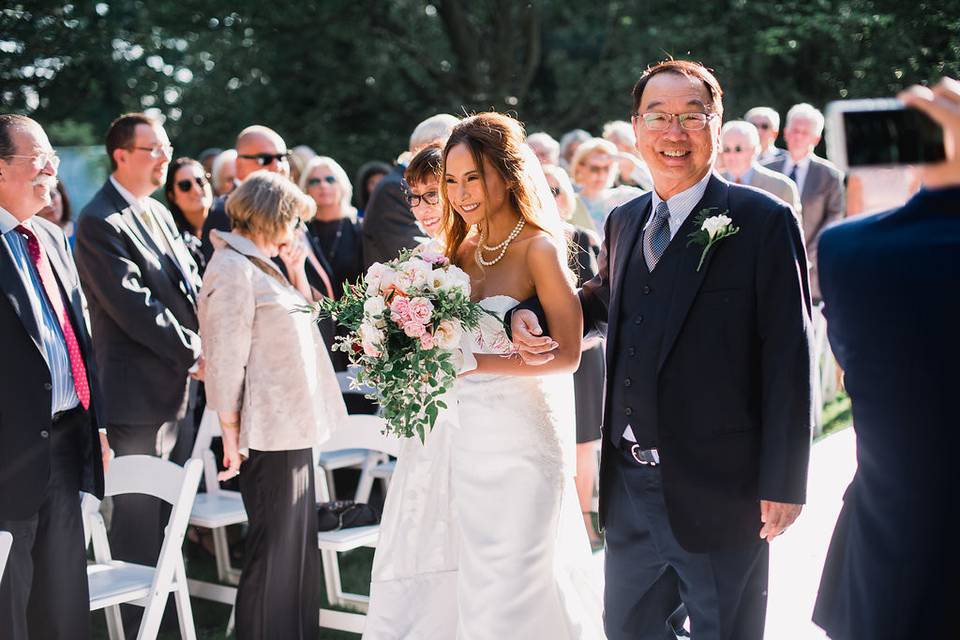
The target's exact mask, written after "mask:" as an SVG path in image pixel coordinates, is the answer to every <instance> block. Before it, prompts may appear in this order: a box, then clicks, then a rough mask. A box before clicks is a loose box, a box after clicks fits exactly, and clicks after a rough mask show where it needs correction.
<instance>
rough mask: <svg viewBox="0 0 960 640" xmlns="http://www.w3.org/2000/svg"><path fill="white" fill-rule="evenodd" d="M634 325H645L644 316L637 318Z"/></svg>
mask: <svg viewBox="0 0 960 640" xmlns="http://www.w3.org/2000/svg"><path fill="white" fill-rule="evenodd" d="M633 324H643V316H637V317H636V318H634V319H633Z"/></svg>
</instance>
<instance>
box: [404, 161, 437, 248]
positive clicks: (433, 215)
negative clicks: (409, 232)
mask: <svg viewBox="0 0 960 640" xmlns="http://www.w3.org/2000/svg"><path fill="white" fill-rule="evenodd" d="M442 165H443V149H442V147H441V146H440V145H439V144H432V145H430V146H429V147H425V148H423V149H421V150H420V152H419V153H417V155H415V156H413V159H412V160H410V164H409V165H408V166H407V169H406V171H404V172H403V179H404V181H405V182H406V197H407V204H409V205H410V211H412V212H413V215H414V217H415V218H416V219H417V222H418V223H419V224H420V227H421V228H422V229H423V231H424V232H425V233H426V234H427V235H428V236H429V237H430V238H436V237H437V236H439V235H440V231H441V229H442V228H443V206H442V205H441V204H440V171H441V166H442Z"/></svg>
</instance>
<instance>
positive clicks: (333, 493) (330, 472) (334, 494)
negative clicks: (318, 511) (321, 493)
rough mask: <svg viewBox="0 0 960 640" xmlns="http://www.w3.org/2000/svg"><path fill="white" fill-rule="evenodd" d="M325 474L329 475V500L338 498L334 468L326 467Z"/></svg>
mask: <svg viewBox="0 0 960 640" xmlns="http://www.w3.org/2000/svg"><path fill="white" fill-rule="evenodd" d="M323 474H324V475H325V476H326V477H327V492H328V494H329V496H330V497H329V498H328V500H336V499H337V485H336V484H335V483H334V481H333V470H332V469H324V470H323Z"/></svg>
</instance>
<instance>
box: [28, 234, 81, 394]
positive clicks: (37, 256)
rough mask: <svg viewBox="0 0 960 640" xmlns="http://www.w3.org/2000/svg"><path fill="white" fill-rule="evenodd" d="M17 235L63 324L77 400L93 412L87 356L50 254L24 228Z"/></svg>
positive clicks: (62, 328) (61, 325)
mask: <svg viewBox="0 0 960 640" xmlns="http://www.w3.org/2000/svg"><path fill="white" fill-rule="evenodd" d="M17 231H19V232H20V235H22V236H23V237H24V239H25V240H26V241H27V252H28V253H29V254H30V259H31V260H32V261H33V266H34V268H36V270H37V274H39V276H40V282H41V283H42V284H43V290H44V291H46V292H47V299H48V300H50V304H51V305H53V311H54V313H56V315H57V319H58V320H59V321H60V330H61V331H63V340H64V342H66V343H67V355H68V356H69V357H70V372H71V373H73V386H74V388H75V389H76V391H77V398H79V399H80V404H82V405H83V408H84V409H89V408H90V385H89V383H88V382H87V368H86V367H85V366H84V365H83V355H82V354H81V353H80V343H79V342H77V336H76V334H75V333H74V332H73V325H72V324H71V323H70V316H69V315H67V308H66V307H65V306H64V304H63V297H62V296H61V295H60V288H59V287H58V286H57V280H56V278H55V277H54V275H53V269H51V268H50V263H49V262H48V261H47V254H46V253H44V251H43V247H42V246H41V245H40V241H39V240H37V236H36V235H34V233H33V231H31V230H30V229H28V228H26V227H25V226H23V225H20V226H18V227H17Z"/></svg>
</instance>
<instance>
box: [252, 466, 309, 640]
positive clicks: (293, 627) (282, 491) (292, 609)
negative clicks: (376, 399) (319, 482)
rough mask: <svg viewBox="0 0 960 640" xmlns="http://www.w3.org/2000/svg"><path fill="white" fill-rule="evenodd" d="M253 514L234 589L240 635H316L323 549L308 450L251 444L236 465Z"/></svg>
mask: <svg viewBox="0 0 960 640" xmlns="http://www.w3.org/2000/svg"><path fill="white" fill-rule="evenodd" d="M240 493H241V495H242V496H243V506H244V507H245V508H246V510H247V517H248V518H249V521H250V526H249V530H248V532H247V540H246V544H245V547H244V549H245V553H244V555H245V563H244V568H243V573H242V575H241V576H240V586H239V587H238V589H237V608H236V616H237V621H236V622H237V624H236V629H237V638H238V639H239V640H262V639H264V638H271V639H276V640H279V639H280V638H284V639H286V638H290V639H291V640H308V639H309V640H316V638H317V635H318V634H319V632H320V628H319V612H320V580H321V575H322V574H321V565H320V552H319V551H318V549H317V506H316V496H315V493H314V477H313V452H312V451H311V450H310V449H299V450H296V451H254V450H251V451H250V457H249V458H248V459H247V460H246V461H244V463H243V465H242V466H241V467H240Z"/></svg>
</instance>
